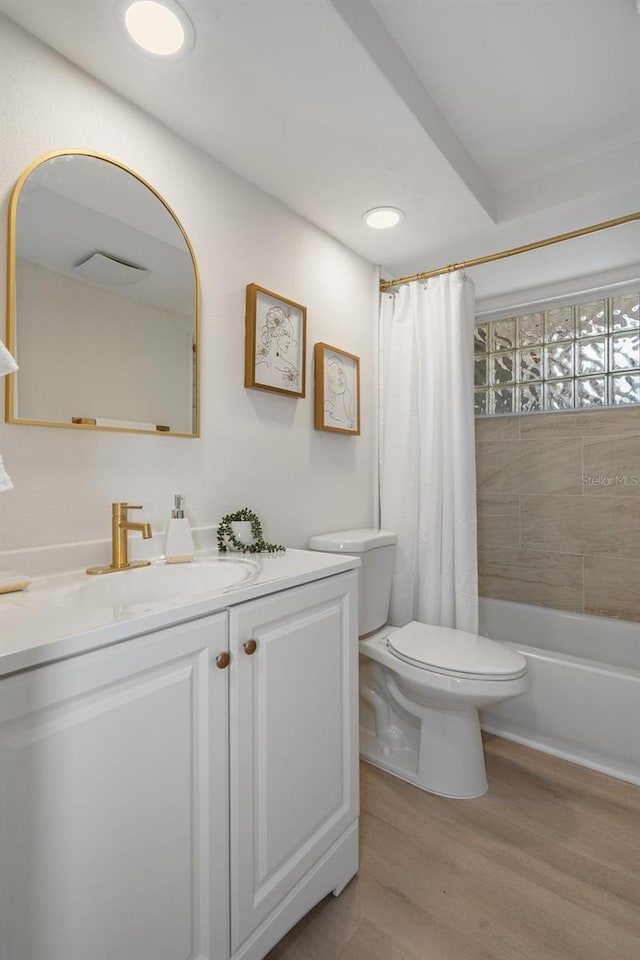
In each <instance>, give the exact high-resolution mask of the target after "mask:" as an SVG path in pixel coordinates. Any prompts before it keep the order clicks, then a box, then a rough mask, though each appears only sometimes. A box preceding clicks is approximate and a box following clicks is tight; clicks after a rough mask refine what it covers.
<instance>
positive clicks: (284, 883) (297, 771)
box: [229, 572, 359, 960]
mask: <svg viewBox="0 0 640 960" xmlns="http://www.w3.org/2000/svg"><path fill="white" fill-rule="evenodd" d="M356 577H357V574H356V573H355V572H351V573H346V574H342V575H341V576H337V577H331V578H328V579H326V580H321V581H319V582H317V583H312V584H309V585H307V586H303V587H297V588H296V589H295V590H287V591H284V592H283V593H278V594H275V595H273V596H270V597H265V598H263V599H260V600H255V601H254V602H253V603H245V604H240V605H239V606H237V607H234V608H232V609H231V610H230V611H229V618H230V620H229V627H230V637H231V644H230V649H231V658H232V667H235V669H232V670H231V672H230V677H229V679H230V707H231V714H230V717H231V729H230V736H231V752H230V757H231V770H230V774H231V790H230V797H231V950H232V954H233V956H234V957H235V956H238V957H242V958H245V957H246V958H248V960H249V958H250V960H256V958H259V957H262V956H263V955H264V954H263V953H262V952H261V949H260V945H261V944H262V943H263V942H268V943H269V945H271V944H273V943H275V942H277V940H279V939H280V937H281V936H282V935H283V934H284V933H285V932H286V931H287V930H288V929H289V927H290V926H292V924H293V923H294V922H295V921H296V920H297V919H299V918H300V917H301V916H303V915H304V914H305V913H306V912H307V910H309V909H310V907H312V906H313V905H314V903H316V902H317V901H318V900H319V899H320V898H321V897H322V896H324V895H325V894H327V893H328V892H329V891H330V890H332V889H335V890H336V892H337V891H338V890H339V889H341V888H342V887H343V886H344V885H345V883H346V882H347V881H348V880H349V879H350V878H351V876H353V874H354V873H355V872H356V869H357V856H358V846H357V843H358V837H357V817H358V802H359V801H358V740H357V736H358V719H357V710H358V695H357V656H358V653H357V646H358V645H357V622H356V618H357V613H358V609H357V607H358V605H357V598H356V594H355V584H356V582H357V581H356ZM254 646H255V649H254ZM247 651H248V652H247ZM265 934H266V941H265V940H263V937H264V935H265Z"/></svg>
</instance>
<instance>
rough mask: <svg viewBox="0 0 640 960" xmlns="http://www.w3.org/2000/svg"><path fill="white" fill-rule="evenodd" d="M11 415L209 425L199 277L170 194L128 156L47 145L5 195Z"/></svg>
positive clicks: (180, 432) (180, 431) (168, 431)
mask: <svg viewBox="0 0 640 960" xmlns="http://www.w3.org/2000/svg"><path fill="white" fill-rule="evenodd" d="M8 280H9V282H8V288H7V291H8V292H7V346H8V348H9V350H10V351H11V352H12V353H13V354H14V356H15V358H16V360H17V362H18V365H19V370H18V372H17V373H15V374H12V375H10V376H9V377H7V397H6V411H5V418H6V420H7V421H8V422H10V423H24V424H37V425H40V426H56V427H71V428H73V429H81V430H82V429H84V430H87V429H98V430H126V431H129V432H130V431H134V432H143V433H155V434H158V435H161V436H167V435H173V436H189V437H195V436H198V435H199V425H198V424H199V411H198V355H199V328H200V320H199V309H200V308H199V283H198V271H197V266H196V261H195V257H194V255H193V250H192V248H191V244H190V243H189V240H188V238H187V235H186V233H185V232H184V229H183V228H182V226H181V224H180V222H179V221H178V219H177V217H176V215H175V214H174V213H173V211H172V210H171V208H170V207H169V206H168V204H167V203H165V201H164V200H163V199H162V197H161V196H160V194H158V193H157V191H156V190H154V188H153V187H152V186H151V185H150V184H149V183H147V182H146V181H145V180H143V178H142V177H140V176H139V175H138V174H136V173H134V172H133V171H132V170H129V169H128V168H127V167H125V166H123V165H122V164H120V163H118V162H117V161H115V160H111V159H109V158H108V157H102V156H99V155H97V154H93V153H88V152H82V151H72V150H69V151H64V152H59V153H55V154H48V155H47V156H45V157H41V158H40V159H39V160H37V161H36V162H35V163H33V164H32V165H31V166H30V167H29V168H28V169H27V170H25V172H24V173H23V174H22V176H21V177H20V179H19V181H18V183H17V184H16V187H15V190H14V192H13V195H12V198H11V205H10V209H9V271H8Z"/></svg>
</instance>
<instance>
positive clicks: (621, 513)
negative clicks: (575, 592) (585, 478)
mask: <svg viewBox="0 0 640 960" xmlns="http://www.w3.org/2000/svg"><path fill="white" fill-rule="evenodd" d="M520 523H521V526H520V544H521V546H522V547H523V548H525V549H530V550H548V551H550V552H553V553H575V554H589V555H590V556H612V557H629V558H631V559H640V499H635V498H634V499H632V498H630V497H605V496H602V497H554V496H549V497H528V496H523V497H522V498H521V501H520Z"/></svg>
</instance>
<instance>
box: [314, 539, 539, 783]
mask: <svg viewBox="0 0 640 960" xmlns="http://www.w3.org/2000/svg"><path fill="white" fill-rule="evenodd" d="M396 540H397V538H396V535H395V534H394V533H391V532H390V531H387V530H375V529H367V528H361V529H354V530H339V531H337V532H336V533H326V534H322V535H318V536H314V537H311V539H310V541H309V549H310V550H321V551H323V552H325V553H345V554H352V555H357V556H358V557H359V558H360V561H361V564H362V566H361V567H360V578H359V634H360V753H361V755H362V757H363V758H364V759H365V760H368V761H369V762H370V763H373V764H375V765H376V766H378V767H381V768H382V769H383V770H387V771H388V772H389V773H392V774H394V775H395V776H397V777H401V778H402V779H403V780H408V781H409V782H410V783H413V784H415V785H416V786H417V787H420V788H421V789H422V790H428V791H429V792H430V793H437V794H439V795H441V796H444V797H455V798H459V799H470V798H472V797H480V796H482V794H483V793H486V791H487V789H488V784H487V774H486V769H485V763H484V751H483V748H482V739H481V736H480V720H479V716H478V711H479V710H482V709H483V708H484V707H489V706H492V705H493V704H496V703H500V702H501V701H504V700H508V699H510V698H511V697H517V696H518V695H519V694H521V693H524V692H525V691H526V690H527V688H528V686H529V680H528V677H527V661H526V659H525V657H523V656H522V655H521V654H520V653H517V652H516V651H515V650H513V649H511V647H508V646H507V645H506V644H503V643H498V642H497V641H495V640H490V639H488V638H487V637H481V636H479V635H477V634H473V633H466V632H464V631H462V630H454V629H451V628H450V627H440V626H434V625H431V624H426V623H418V622H417V621H413V622H412V623H408V624H407V625H406V626H404V627H400V628H396V627H391V626H386V621H387V617H388V614H389V600H390V596H391V581H392V576H393V563H394V554H395V544H396Z"/></svg>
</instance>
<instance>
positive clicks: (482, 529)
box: [478, 514, 520, 547]
mask: <svg viewBox="0 0 640 960" xmlns="http://www.w3.org/2000/svg"><path fill="white" fill-rule="evenodd" d="M478 546H479V547H491V546H495V547H519V546H520V517H519V516H515V517H514V516H510V517H509V516H507V517H501V516H493V517H486V516H482V515H481V514H478Z"/></svg>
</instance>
